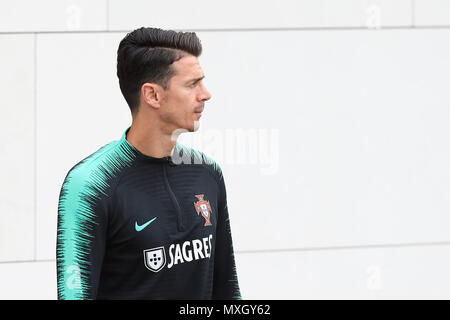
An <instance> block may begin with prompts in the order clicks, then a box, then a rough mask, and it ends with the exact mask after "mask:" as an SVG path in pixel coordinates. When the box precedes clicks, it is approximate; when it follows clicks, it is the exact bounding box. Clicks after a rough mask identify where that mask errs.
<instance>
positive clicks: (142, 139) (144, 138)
mask: <svg viewBox="0 0 450 320" xmlns="http://www.w3.org/2000/svg"><path fill="white" fill-rule="evenodd" d="M126 139H127V141H128V142H129V143H131V144H132V145H133V146H134V147H135V148H136V149H138V150H139V151H140V152H141V153H143V154H144V155H146V156H150V157H154V158H163V157H167V156H172V155H173V150H174V148H175V145H176V138H175V140H172V139H173V138H172V135H169V134H165V133H164V132H162V131H161V130H160V129H159V128H158V127H157V126H156V125H153V124H151V123H147V124H145V125H144V124H142V123H140V122H138V121H134V120H133V123H132V125H131V128H130V130H129V131H128V133H127V137H126Z"/></svg>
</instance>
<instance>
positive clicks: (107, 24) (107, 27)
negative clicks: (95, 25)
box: [106, 0, 109, 31]
mask: <svg viewBox="0 0 450 320" xmlns="http://www.w3.org/2000/svg"><path fill="white" fill-rule="evenodd" d="M106 31H109V0H106Z"/></svg>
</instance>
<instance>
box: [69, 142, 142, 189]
mask: <svg viewBox="0 0 450 320" xmlns="http://www.w3.org/2000/svg"><path fill="white" fill-rule="evenodd" d="M132 159H133V157H132V156H131V155H130V154H129V153H127V151H126V150H124V149H123V148H122V147H121V144H120V141H119V140H116V141H112V142H110V143H108V144H106V145H104V146H103V147H100V148H99V149H98V150H97V151H95V152H93V153H92V154H90V155H88V156H87V157H85V158H83V159H82V160H80V161H79V162H77V163H76V164H75V165H74V166H73V167H72V168H71V169H70V170H69V171H68V173H67V175H66V178H65V179H64V185H63V187H65V188H75V189H83V188H88V187H95V189H97V190H100V191H101V190H104V189H106V187H107V186H108V185H109V184H110V182H111V179H112V178H114V177H116V176H118V175H119V174H120V172H121V171H122V170H123V169H125V168H126V167H128V166H129V165H130V163H131V162H132Z"/></svg>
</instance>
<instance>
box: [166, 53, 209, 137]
mask: <svg viewBox="0 0 450 320" xmlns="http://www.w3.org/2000/svg"><path fill="white" fill-rule="evenodd" d="M172 66H173V68H174V69H175V71H176V75H174V76H173V77H172V78H171V80H170V87H169V89H167V90H166V91H164V96H163V99H162V101H161V109H160V115H161V120H162V121H163V122H164V127H165V128H167V129H168V130H171V131H170V133H171V134H173V133H174V131H175V130H180V129H183V130H187V131H189V132H192V131H196V130H197V129H198V127H199V119H200V117H201V112H202V111H203V109H204V106H205V101H207V100H209V99H210V98H211V94H210V93H209V91H208V90H206V87H205V86H204V84H203V81H202V78H203V77H204V74H203V70H202V68H201V67H200V63H199V61H198V59H197V57H195V56H192V55H187V56H185V57H183V58H181V59H180V60H178V61H176V62H174V63H173V65H172Z"/></svg>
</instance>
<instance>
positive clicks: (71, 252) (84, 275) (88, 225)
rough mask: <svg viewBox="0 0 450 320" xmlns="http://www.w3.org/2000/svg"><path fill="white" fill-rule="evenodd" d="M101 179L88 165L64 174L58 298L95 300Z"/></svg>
mask: <svg viewBox="0 0 450 320" xmlns="http://www.w3.org/2000/svg"><path fill="white" fill-rule="evenodd" d="M102 189H103V186H102V179H99V175H98V174H97V173H96V172H94V171H92V170H90V167H89V166H88V165H83V164H81V165H78V166H75V167H74V168H72V169H71V170H70V171H69V173H68V174H67V176H66V178H65V180H64V183H63V185H62V188H61V192H60V195H59V203H58V223H57V241H56V242H57V243H56V267H57V268H56V269H57V288H58V299H64V300H81V299H82V300H84V299H95V298H96V295H97V290H98V283H99V279H100V271H101V267H102V261H103V256H104V252H105V239H106V229H107V214H106V212H107V207H106V204H105V203H106V202H105V201H104V200H103V196H102Z"/></svg>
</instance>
